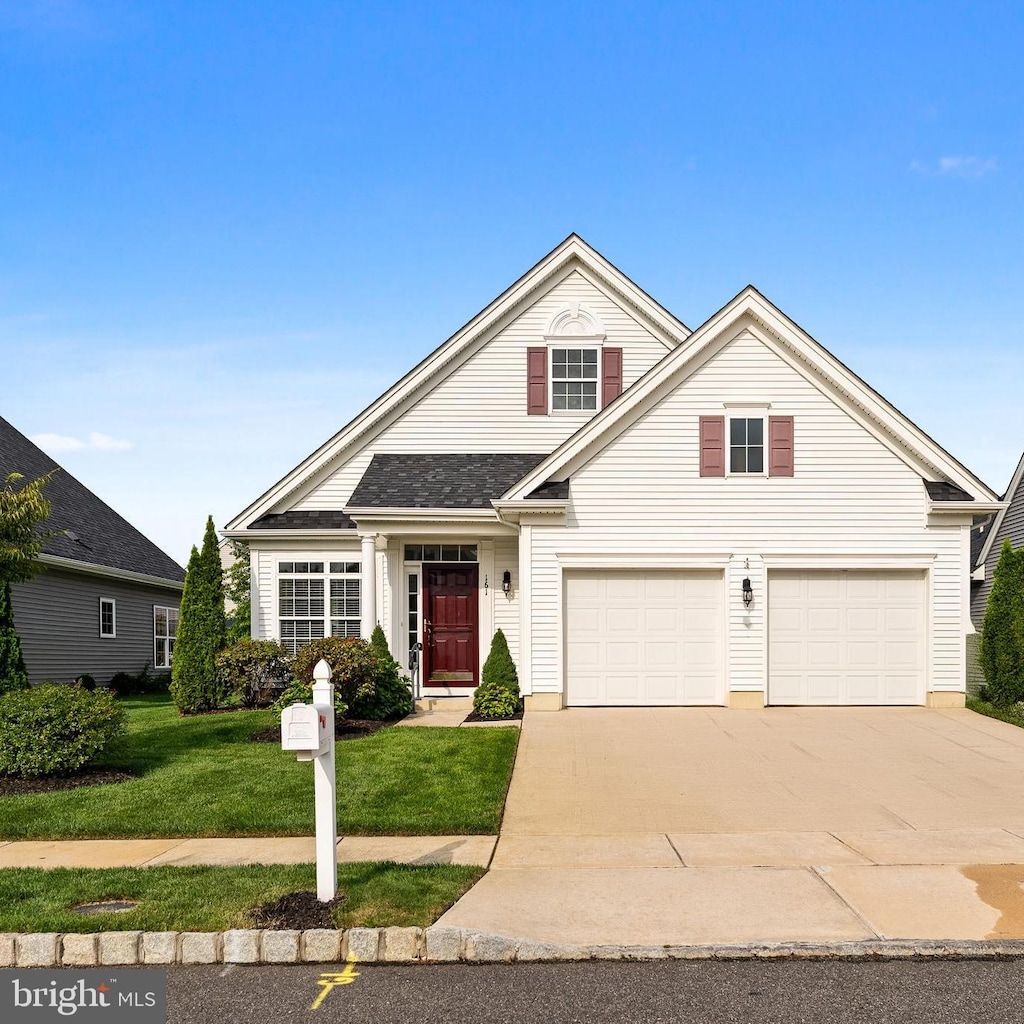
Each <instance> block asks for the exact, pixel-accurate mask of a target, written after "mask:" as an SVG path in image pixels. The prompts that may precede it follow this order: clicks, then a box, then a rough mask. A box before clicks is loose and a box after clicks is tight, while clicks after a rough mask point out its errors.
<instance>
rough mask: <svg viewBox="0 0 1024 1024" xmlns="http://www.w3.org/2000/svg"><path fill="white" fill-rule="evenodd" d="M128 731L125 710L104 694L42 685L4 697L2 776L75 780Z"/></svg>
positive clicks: (1, 705)
mask: <svg viewBox="0 0 1024 1024" xmlns="http://www.w3.org/2000/svg"><path fill="white" fill-rule="evenodd" d="M124 730H125V713H124V709H123V708H122V707H121V706H120V705H119V704H118V702H117V700H116V699H115V698H114V697H113V696H112V695H111V694H110V693H107V692H106V691H105V690H97V691H96V692H95V693H90V692H89V691H88V690H83V689H80V688H79V687H77V686H56V685H52V684H44V685H42V686H38V687H36V688H35V689H31V690H18V691H16V692H14V693H8V694H5V695H4V696H3V697H0V775H13V776H16V777H19V778H32V777H37V776H42V775H71V774H73V773H74V772H77V771H80V770H81V769H82V768H84V767H85V766H86V765H88V764H90V763H91V762H92V761H94V760H95V759H96V758H97V757H99V755H100V754H102V753H103V751H104V750H105V749H106V746H107V744H108V743H109V742H110V741H111V740H112V739H113V738H114V737H115V736H117V735H119V734H120V733H122V732H124Z"/></svg>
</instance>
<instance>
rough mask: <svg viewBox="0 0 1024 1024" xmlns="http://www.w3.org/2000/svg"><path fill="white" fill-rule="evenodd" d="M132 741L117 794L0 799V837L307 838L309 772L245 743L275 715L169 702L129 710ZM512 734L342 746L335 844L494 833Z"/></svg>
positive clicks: (453, 733)
mask: <svg viewBox="0 0 1024 1024" xmlns="http://www.w3.org/2000/svg"><path fill="white" fill-rule="evenodd" d="M124 703H125V706H126V707H127V709H128V715H129V725H128V735H127V737H126V738H125V739H124V740H122V741H120V742H119V743H118V746H117V747H116V748H112V749H111V750H110V751H109V752H108V754H107V756H106V757H105V758H104V761H103V764H104V765H105V766H107V767H111V768H121V769H126V770H128V771H131V772H133V773H135V774H137V775H138V776H139V777H138V778H136V779H133V780H131V781H130V782H123V783H118V784H116V785H104V786H85V787H81V788H79V789H69V790H63V791H60V792H53V793H39V794H31V795H24V796H5V797H0V838H3V839H99V838H141V837H145V836H154V837H155V836H160V837H168V838H171V837H178V836H273V835H280V836H293V835H294V836H297V835H312V834H313V828H314V826H313V766H312V764H311V763H309V762H304V763H299V762H297V761H296V759H295V755H294V754H291V753H287V754H286V753H284V752H283V751H282V750H281V749H280V746H279V745H278V744H276V743H253V742H251V741H250V739H249V737H250V736H251V735H253V734H254V733H257V732H259V731H260V730H263V729H266V728H268V727H270V726H272V725H274V724H275V723H276V721H277V716H276V715H275V714H274V713H273V712H270V711H235V712H231V713H230V714H214V715H199V716H195V717H191V718H181V717H179V715H178V713H177V711H176V710H175V708H174V705H173V704H172V703H171V701H170V698H169V697H166V696H163V695H160V696H150V697H137V698H131V699H127V700H125V702H124ZM518 737H519V732H518V730H517V729H423V728H419V729H408V728H401V729H382V730H381V731H380V732H378V733H375V734H374V735H373V736H368V737H366V738H365V739H358V740H349V741H345V742H342V743H338V744H337V748H336V749H337V766H338V831H339V832H340V833H341V834H342V835H461V834H493V833H495V832H497V831H498V825H499V823H500V821H501V812H502V808H503V806H504V803H505V793H506V791H507V789H508V783H509V779H510V777H511V773H512V762H513V759H514V758H515V751H516V743H517V741H518Z"/></svg>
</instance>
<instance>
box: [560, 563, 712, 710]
mask: <svg viewBox="0 0 1024 1024" xmlns="http://www.w3.org/2000/svg"><path fill="white" fill-rule="evenodd" d="M723 588H724V584H723V580H722V574H721V573H720V572H697V571H689V572H683V571H664V572H662V571H643V572H637V571H621V572H620V571H614V572H611V571H594V572H583V571H578V572H572V573H566V576H565V680H566V704H568V705H576V706H581V705H602V704H609V705H658V704H722V703H724V685H723V672H722V662H723V656H722V655H723V649H724V644H725V632H724V629H725V627H724V614H723V603H724V594H723Z"/></svg>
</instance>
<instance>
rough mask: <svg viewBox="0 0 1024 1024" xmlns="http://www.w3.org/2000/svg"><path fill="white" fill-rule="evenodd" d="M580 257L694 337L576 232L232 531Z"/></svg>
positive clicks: (661, 321)
mask: <svg viewBox="0 0 1024 1024" xmlns="http://www.w3.org/2000/svg"><path fill="white" fill-rule="evenodd" d="M574 260H575V261H578V263H579V264H580V266H582V267H587V268H589V269H591V270H593V271H596V272H597V273H598V274H599V275H600V276H604V277H606V278H607V279H608V280H607V283H608V284H609V285H611V286H612V288H613V290H618V291H619V292H620V293H621V294H622V295H623V296H624V297H625V298H626V299H627V301H628V302H629V303H631V304H634V305H636V307H637V309H639V310H641V311H643V312H644V313H645V315H646V316H648V317H650V319H651V321H652V323H654V324H657V325H659V326H660V327H661V329H662V330H663V331H664V332H665V334H666V335H667V336H668V337H669V338H671V337H673V336H675V337H678V338H679V341H680V343H681V342H682V340H684V339H685V338H687V337H688V336H689V334H690V330H689V328H688V327H687V326H686V325H685V324H684V323H683V322H682V321H681V320H677V319H676V318H675V317H674V316H672V314H671V313H669V312H668V310H666V309H665V308H664V307H662V306H661V305H660V304H659V303H658V302H656V301H655V300H654V299H653V298H652V297H651V296H650V295H648V294H647V293H646V292H645V291H643V289H641V288H640V287H639V286H638V285H636V284H635V283H634V282H632V281H631V280H630V279H629V278H628V277H626V275H625V274H623V273H622V271H620V270H619V269H618V268H617V267H615V266H614V265H613V264H611V263H609V262H608V260H607V259H605V257H603V256H602V255H601V254H600V253H599V252H597V251H596V250H595V249H593V248H591V247H590V246H589V245H588V244H587V243H586V242H584V241H583V239H582V238H580V237H579V236H578V235H575V234H573V235H570V236H569V237H568V238H567V239H565V241H563V242H561V243H560V244H559V245H557V246H556V247H555V248H554V249H552V250H551V252H550V253H548V254H547V256H545V257H543V258H542V259H541V260H540V261H539V262H538V263H537V264H535V265H534V266H533V267H532V268H531V269H530V270H528V271H527V272H526V273H525V274H524V275H523V276H522V277H520V278H519V279H518V280H517V281H515V282H514V283H513V284H512V285H510V286H509V287H508V288H507V289H506V290H505V291H504V292H502V293H501V295H499V296H498V297H497V298H496V299H494V300H493V302H491V303H490V304H489V305H488V306H486V307H485V308H484V309H483V310H481V311H480V312H479V313H477V315H476V316H475V317H473V318H472V319H471V320H470V321H469V322H468V323H466V324H465V325H463V326H462V327H461V328H459V330H458V331H456V332H455V334H453V335H452V336H451V337H450V338H448V340H447V341H445V342H443V343H442V344H441V345H440V346H438V347H437V348H436V349H434V351H433V352H431V353H430V354H429V355H427V356H426V357H425V358H424V359H422V360H421V361H420V362H419V363H418V364H417V365H416V366H414V367H413V369H412V370H410V371H409V372H408V373H407V374H406V375H405V376H404V377H402V378H401V379H400V380H399V381H397V382H396V383H395V384H393V385H392V386H391V387H390V388H389V389H388V390H387V391H385V392H384V393H383V394H382V395H381V396H380V397H379V398H378V399H377V400H376V401H374V402H372V403H371V404H370V405H369V406H367V407H366V408H365V409H364V410H363V411H362V412H361V413H359V414H358V415H357V416H356V417H355V418H354V419H352V420H350V421H349V423H348V424H347V425H346V426H344V427H343V428H342V429H341V430H340V431H339V432H338V433H337V434H335V435H334V436H333V437H332V438H331V439H330V440H328V441H326V442H325V443H324V444H322V445H321V446H320V447H319V448H317V449H316V451H314V452H313V453H312V454H311V455H309V456H307V457H306V458H305V459H304V460H303V461H302V462H300V463H299V465H298V466H296V467H295V468H294V469H293V470H292V471H291V472H290V473H288V474H287V475H286V476H284V477H282V478H281V480H279V481H278V482H277V483H276V484H275V485H274V486H273V487H271V488H270V489H269V490H267V491H266V492H264V493H263V494H262V495H261V496H260V497H259V498H258V499H257V500H256V501H255V502H253V503H252V504H251V505H249V506H248V508H246V509H244V510H243V511H242V512H240V513H239V514H238V515H237V516H235V517H234V518H233V519H232V520H231V521H230V522H229V523H228V524H227V529H229V530H236V529H240V528H242V527H244V526H245V525H247V524H248V523H249V522H252V521H253V520H254V519H257V518H258V517H259V516H261V515H264V514H265V513H266V512H268V511H269V510H270V509H271V508H273V506H274V505H276V504H277V503H278V502H279V501H281V500H282V498H284V497H285V496H286V495H288V494H290V493H291V492H292V491H294V490H296V489H297V488H298V487H299V486H301V484H302V483H303V482H304V481H305V480H306V478H307V477H308V476H310V475H311V474H312V473H315V472H316V471H317V470H318V469H319V468H320V467H321V466H322V465H325V464H327V463H329V462H331V461H333V459H334V458H335V457H337V455H338V454H340V453H341V452H342V451H343V450H344V449H346V448H348V447H349V446H351V444H352V443H353V442H354V441H355V440H356V439H357V438H358V437H359V436H360V435H361V434H363V433H364V432H366V431H367V430H369V429H370V428H371V427H372V426H373V424H374V423H376V422H377V421H378V420H380V419H381V418H383V417H384V416H385V415H386V414H387V413H388V412H390V411H391V410H392V409H394V408H395V407H396V406H398V405H400V404H401V403H402V402H403V401H405V399H407V398H408V397H410V396H411V395H412V394H414V393H415V392H416V391H417V390H418V389H419V388H420V387H421V386H422V385H423V384H424V383H425V382H426V381H428V380H429V379H430V378H432V377H433V376H434V375H435V374H436V373H437V372H438V371H439V370H440V369H441V368H443V366H445V365H446V364H447V363H448V362H450V361H451V360H452V359H454V358H456V357H457V356H458V355H459V354H460V353H461V351H462V350H463V349H464V348H466V347H468V346H469V344H471V343H472V341H473V340H474V339H475V336H476V335H477V334H479V333H481V332H482V331H484V330H485V329H487V327H488V326H492V325H493V324H495V323H496V322H498V321H500V320H501V319H502V318H503V317H505V316H508V315H509V314H510V313H513V312H514V311H515V310H516V309H518V307H519V305H520V304H521V303H522V302H523V301H524V299H525V298H527V297H528V296H529V295H530V294H531V293H532V292H533V291H534V290H536V289H537V288H539V287H541V286H542V285H543V284H544V283H545V282H546V281H548V279H549V278H551V277H553V276H555V275H557V274H558V273H559V271H563V272H564V273H565V274H566V275H567V274H568V273H570V272H571V268H572V265H573V261H574Z"/></svg>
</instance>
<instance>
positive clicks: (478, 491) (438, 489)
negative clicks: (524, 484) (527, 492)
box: [348, 452, 547, 509]
mask: <svg viewBox="0 0 1024 1024" xmlns="http://www.w3.org/2000/svg"><path fill="white" fill-rule="evenodd" d="M546 458H547V455H536V454H533V455H522V454H512V453H507V452H502V453H495V454H483V453H473V454H468V455H422V454H420V455H398V454H389V455H374V457H373V460H372V461H371V462H370V465H369V466H367V467H366V472H365V473H364V474H363V476H362V479H361V480H360V481H359V483H358V484H356V489H355V491H353V493H352V497H351V498H349V501H348V507H349V508H463V509H470V508H474V509H475V508H486V509H489V508H490V507H491V499H492V498H499V497H501V495H502V494H504V493H505V491H507V490H508V489H509V488H510V487H511V486H512V485H513V484H514V483H515V482H516V481H517V480H519V479H521V478H522V477H524V476H525V475H526V474H527V473H529V472H530V470H531V469H533V468H534V467H535V466H538V465H539V464H540V463H541V462H542V461H543V460H544V459H546Z"/></svg>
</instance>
